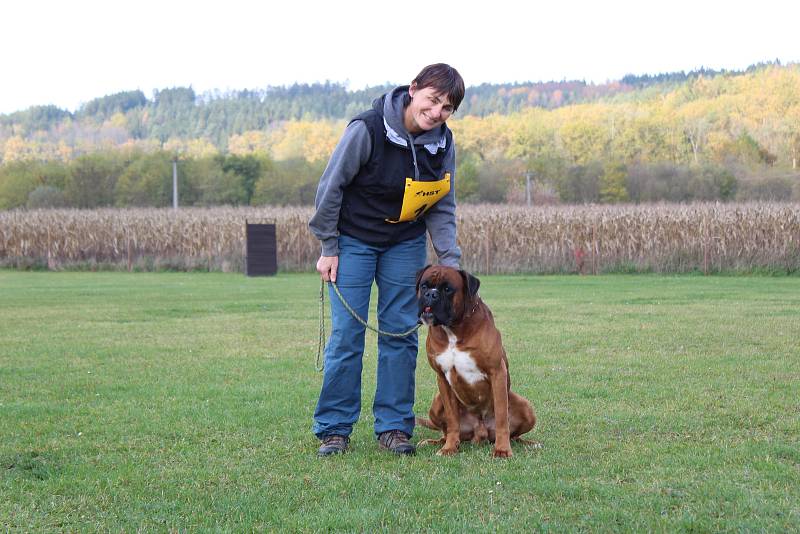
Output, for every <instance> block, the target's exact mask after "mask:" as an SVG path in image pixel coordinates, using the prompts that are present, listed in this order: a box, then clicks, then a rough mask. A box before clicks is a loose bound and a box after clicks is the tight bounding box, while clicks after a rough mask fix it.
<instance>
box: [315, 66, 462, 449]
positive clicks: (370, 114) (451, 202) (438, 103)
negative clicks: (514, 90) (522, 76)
mask: <svg viewBox="0 0 800 534" xmlns="http://www.w3.org/2000/svg"><path fill="white" fill-rule="evenodd" d="M463 98H464V81H463V79H462V78H461V75H459V73H458V71H456V70H455V69H454V68H452V67H450V66H449V65H445V64H443V63H438V64H435V65H429V66H427V67H425V68H424V69H422V71H421V72H420V73H419V74H418V75H417V77H416V78H414V80H413V81H412V82H411V85H406V86H401V87H397V88H396V89H394V90H393V91H391V92H389V93H387V94H385V95H383V96H382V97H380V98H378V99H376V100H375V101H374V102H373V107H372V109H371V110H369V111H366V112H364V113H361V114H360V115H358V116H357V117H355V118H354V119H353V120H352V121H351V122H350V124H349V125H348V126H347V128H346V129H345V132H344V134H343V135H342V138H341V140H340V141H339V144H338V145H337V146H336V149H335V150H334V152H333V154H332V156H331V159H330V161H329V162H328V166H327V167H326V169H325V172H324V173H323V175H322V178H321V179H320V183H319V188H318V189H317V197H316V207H317V211H316V213H315V214H314V216H313V217H312V218H311V221H310V223H309V227H310V228H311V231H312V232H313V233H314V235H315V236H316V237H317V238H318V239H319V240H320V241H321V243H322V255H321V256H320V258H319V261H317V271H318V272H319V273H320V275H321V277H322V279H323V280H325V281H326V282H327V281H332V282H336V283H337V285H338V287H339V290H340V291H341V293H342V296H343V297H344V298H345V300H346V301H347V302H348V303H349V304H350V306H351V307H352V308H353V309H354V310H355V311H356V313H358V315H359V316H360V317H362V318H364V319H366V318H367V311H368V309H369V298H370V291H371V288H372V282H373V281H375V282H376V283H377V285H378V328H379V329H381V330H384V331H389V332H405V331H407V330H409V329H411V328H413V326H414V325H415V324H416V323H417V306H416V296H415V288H414V286H415V277H416V273H417V272H418V271H419V270H420V269H422V268H423V267H424V266H425V258H426V236H425V231H426V229H427V232H428V233H429V234H430V236H431V241H432V243H433V247H434V249H435V250H436V254H437V255H438V257H439V262H440V263H441V264H443V265H449V266H453V267H458V262H459V259H460V258H461V251H460V249H459V248H458V245H457V244H456V220H455V192H454V189H453V180H454V178H455V147H454V145H453V136H452V133H451V132H450V129H449V128H448V127H447V125H446V124H445V121H446V120H447V119H448V118H449V117H450V116H451V115H452V114H453V112H454V111H455V110H456V109H458V106H459V104H460V103H461V100H462V99H463ZM329 294H330V301H331V318H332V332H331V336H330V339H329V341H328V345H327V346H326V348H325V373H324V377H323V383H322V390H321V391H320V396H319V401H318V403H317V407H316V410H315V412H314V426H313V431H314V434H315V435H316V436H317V437H318V438H319V439H320V440H321V441H322V444H321V446H320V448H319V452H318V454H319V455H320V456H328V455H331V454H337V453H342V452H345V451H346V450H347V448H348V444H349V441H350V437H349V436H350V433H351V432H352V428H353V425H354V424H355V422H356V421H357V420H358V416H359V413H360V412H361V368H362V357H363V353H364V333H365V328H364V326H362V325H361V324H360V323H359V322H358V321H356V320H355V319H354V318H353V317H352V316H351V315H350V313H349V312H348V311H347V310H346V309H345V308H344V306H343V305H342V304H341V302H340V301H339V299H338V297H336V295H335V294H334V292H333V290H332V288H330V289H329ZM416 358H417V335H416V333H414V334H411V335H410V336H408V337H406V338H392V337H386V336H379V337H378V377H377V387H376V390H375V401H374V403H373V406H372V411H373V414H374V416H375V434H376V435H377V436H378V443H379V446H380V447H381V448H382V449H386V450H389V451H391V452H394V453H397V454H414V452H415V448H414V445H412V444H411V443H410V442H409V439H410V438H411V435H412V433H413V430H414V412H413V405H414V371H415V369H416Z"/></svg>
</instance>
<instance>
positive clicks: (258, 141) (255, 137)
mask: <svg viewBox="0 0 800 534" xmlns="http://www.w3.org/2000/svg"><path fill="white" fill-rule="evenodd" d="M269 140H270V136H269V134H267V133H266V132H262V131H260V130H250V131H247V132H244V133H242V134H239V135H232V136H230V137H229V138H228V152H230V153H231V154H235V155H237V156H247V155H249V154H267V153H269Z"/></svg>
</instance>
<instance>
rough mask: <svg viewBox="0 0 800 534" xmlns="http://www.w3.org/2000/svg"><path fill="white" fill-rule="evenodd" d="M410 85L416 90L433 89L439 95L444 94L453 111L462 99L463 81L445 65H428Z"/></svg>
mask: <svg viewBox="0 0 800 534" xmlns="http://www.w3.org/2000/svg"><path fill="white" fill-rule="evenodd" d="M411 83H412V84H417V89H425V88H426V87H433V88H434V89H436V90H437V91H439V92H440V93H445V94H446V95H447V99H448V100H449V101H450V104H452V105H453V110H456V109H458V106H459V105H460V104H461V101H462V100H463V99H464V79H463V78H462V77H461V75H460V74H459V73H458V71H457V70H456V69H454V68H453V67H451V66H450V65H448V64H446V63H434V64H433V65H428V66H427V67H425V68H424V69H422V70H421V71H420V72H419V74H417V76H416V78H414V79H413V80H412V81H411Z"/></svg>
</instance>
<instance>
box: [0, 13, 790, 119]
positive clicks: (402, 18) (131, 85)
mask: <svg viewBox="0 0 800 534" xmlns="http://www.w3.org/2000/svg"><path fill="white" fill-rule="evenodd" d="M0 20H2V27H1V29H0V69H2V70H0V72H2V76H1V77H0V113H8V112H11V111H16V110H19V109H23V108H26V107H28V106H31V105H43V104H55V105H57V106H59V107H62V108H66V109H69V110H72V111H74V110H75V109H76V108H77V107H78V106H80V105H81V104H82V103H85V102H87V101H88V100H91V99H92V98H95V97H99V96H104V95H107V94H112V93H115V92H119V91H125V90H132V89H141V90H142V91H144V93H145V95H147V97H148V98H150V97H151V96H152V92H153V89H163V88H166V87H176V86H188V85H191V86H192V87H193V88H194V89H195V90H196V91H197V92H203V91H206V90H210V89H221V90H226V89H245V88H248V89H256V88H263V87H266V86H268V85H284V84H291V83H293V82H309V83H310V82H315V81H325V80H330V81H337V82H348V83H349V86H350V87H351V88H353V89H360V88H363V87H364V86H366V85H375V84H380V83H384V82H397V83H401V82H402V83H407V82H408V81H410V80H411V78H413V77H414V75H415V74H416V73H417V72H418V71H419V69H420V68H421V67H423V66H425V65H427V64H429V63H435V62H440V61H443V62H446V63H450V64H451V65H453V66H454V67H456V68H457V69H458V70H459V71H460V72H461V74H462V76H463V77H464V79H465V80H466V82H467V85H468V86H469V85H477V84H480V83H483V82H495V83H499V82H514V81H520V82H521V81H547V80H563V79H567V80H571V79H579V80H586V81H587V82H597V83H602V82H605V81H608V80H616V79H619V78H621V77H622V76H624V75H625V74H629V73H633V74H654V73H658V72H668V71H670V72H671V71H680V70H686V71H688V70H692V69H696V68H700V67H703V66H705V67H709V68H715V69H719V68H728V69H743V68H745V67H747V66H748V65H750V64H752V63H756V62H759V61H765V60H774V59H776V58H778V59H780V60H781V61H782V62H784V63H786V62H791V61H800V31H798V24H800V2H798V1H797V0H780V1H778V0H759V1H757V2H756V1H748V2H740V1H738V0H731V1H719V2H717V1H709V0H670V1H664V0H638V1H627V0H614V1H610V0H609V1H603V0H594V1H590V0H560V1H558V0H548V1H541V0H528V1H520V2H515V1H509V0H492V1H482V2H471V1H462V2H452V3H449V2H420V1H414V0H409V1H403V2H381V1H362V0H354V1H349V0H338V1H334V0H328V1H302V0H294V1H291V0H289V1H285V0H282V1H278V2H268V1H264V0H261V1H257V2H255V1H254V2H245V1H242V0H226V1H222V2H221V1H216V0H209V1H205V2H204V1H201V0H195V1H193V2H182V1H177V0H176V1H170V0H159V1H154V0H138V1H133V2H132V1H126V2H120V1H116V0H104V1H102V2H101V1H87V0H70V1H65V0H58V1H50V0H4V1H3V2H2V4H0Z"/></svg>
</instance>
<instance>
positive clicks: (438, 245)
mask: <svg viewBox="0 0 800 534" xmlns="http://www.w3.org/2000/svg"><path fill="white" fill-rule="evenodd" d="M407 94H408V86H401V87H397V88H396V89H394V90H393V91H392V92H391V93H389V94H387V95H386V98H385V99H384V105H383V116H384V126H385V127H386V137H387V139H388V141H389V142H391V143H393V144H395V145H398V146H404V147H405V146H408V143H412V144H413V145H414V146H416V147H417V150H429V151H430V152H431V153H435V151H436V150H437V149H438V148H439V147H442V146H444V134H443V132H444V129H439V128H436V129H434V130H430V131H427V132H423V133H421V134H420V135H419V136H417V137H413V136H412V135H411V134H410V133H409V132H407V131H406V129H405V126H404V123H403V113H404V102H405V95H407ZM371 153H372V138H371V136H370V134H369V130H368V129H367V127H366V125H365V124H364V122H363V121H360V120H356V121H353V122H351V123H350V124H349V125H348V126H347V128H346V129H345V131H344V134H343V135H342V138H341V139H340V140H339V143H338V145H337V146H336V148H335V149H334V151H333V154H332V155H331V158H330V160H329V161H328V166H327V167H326V168H325V172H323V174H322V177H321V178H320V183H319V187H318V188H317V196H316V202H315V204H316V208H317V211H316V213H315V214H314V216H313V217H312V218H311V221H310V222H309V228H310V229H311V232H312V233H313V234H314V235H315V236H316V237H317V239H319V240H320V241H321V243H322V255H323V256H338V254H339V247H338V237H339V230H338V223H339V213H340V210H341V206H342V195H343V190H344V188H345V187H347V186H348V185H349V184H350V182H351V181H352V180H353V178H354V177H355V176H356V175H357V174H358V172H359V170H360V169H361V167H362V166H363V165H365V164H366V163H367V162H368V161H369V159H370V155H371ZM411 153H412V155H413V156H414V168H415V173H416V176H415V179H418V178H419V174H418V173H419V171H418V169H417V166H416V154H415V152H414V151H413V150H412V151H411ZM444 166H445V168H448V169H453V170H454V171H453V172H452V173H451V176H450V183H451V184H452V185H451V188H450V192H449V193H448V194H447V195H446V196H445V197H444V198H442V199H441V200H439V202H437V203H436V204H435V205H434V206H432V207H431V208H430V209H429V210H428V211H427V212H426V213H425V214H424V215H423V217H424V219H425V226H426V228H427V230H428V233H429V234H430V236H431V242H432V243H433V247H434V250H435V251H436V254H437V256H438V258H439V263H441V264H442V265H448V266H451V267H458V264H459V260H460V258H461V249H460V248H459V247H458V245H457V244H456V217H455V209H456V206H455V187H454V185H455V146H454V144H453V143H451V145H450V147H449V148H448V150H447V153H446V154H445V159H444Z"/></svg>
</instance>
